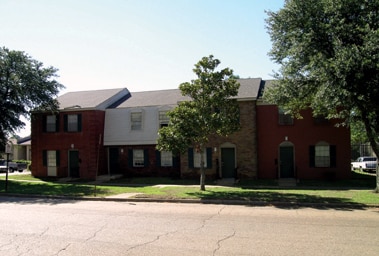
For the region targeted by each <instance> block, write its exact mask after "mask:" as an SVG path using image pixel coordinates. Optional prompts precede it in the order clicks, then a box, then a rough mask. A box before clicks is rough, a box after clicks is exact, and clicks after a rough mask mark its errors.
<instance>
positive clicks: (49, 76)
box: [0, 47, 63, 144]
mask: <svg viewBox="0 0 379 256" xmlns="http://www.w3.org/2000/svg"><path fill="white" fill-rule="evenodd" d="M56 72H57V69H55V68H54V67H47V68H45V67H43V64H42V63H41V62H39V61H37V60H34V59H32V58H31V57H30V56H29V55H27V54H26V53H24V52H21V51H11V50H9V49H7V48H5V47H2V48H0V113H1V118H0V144H2V143H5V142H6V139H7V137H8V136H9V135H10V134H13V133H15V131H17V129H20V128H23V127H24V126H25V123H24V122H22V121H21V120H20V117H21V116H24V117H26V118H28V117H29V115H30V111H31V110H37V109H41V110H51V111H52V110H55V109H56V108H57V102H56V101H55V100H54V98H55V97H56V96H57V94H58V92H59V90H60V89H61V88H63V85H61V84H60V83H58V82H57V81H56V80H55V78H56V77H57V74H56Z"/></svg>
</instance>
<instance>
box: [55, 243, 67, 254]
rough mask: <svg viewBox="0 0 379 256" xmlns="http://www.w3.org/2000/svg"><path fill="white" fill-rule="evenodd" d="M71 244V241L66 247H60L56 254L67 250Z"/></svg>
mask: <svg viewBox="0 0 379 256" xmlns="http://www.w3.org/2000/svg"><path fill="white" fill-rule="evenodd" d="M70 246H71V243H68V244H67V245H66V246H65V247H63V248H62V249H60V250H59V251H58V252H57V253H56V254H55V255H59V254H60V253H61V252H63V251H65V250H67V248H68V247H70Z"/></svg>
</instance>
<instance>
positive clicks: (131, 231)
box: [0, 197, 379, 256]
mask: <svg viewBox="0 0 379 256" xmlns="http://www.w3.org/2000/svg"><path fill="white" fill-rule="evenodd" d="M378 254H379V209H374V208H371V209H366V210H354V209H347V208H345V209H343V210H336V209H326V208H323V209H316V208H275V207H250V206H231V205H212V204H173V203H131V202H98V201H97V202H95V201H68V200H50V199H28V198H13V197H0V255H7V256H10V255H28V256H30V255H60V256H63V255H112V256H115V255H165V256H170V255H175V256H177V255H191V256H194V255H228V256H230V255H344V256H347V255H378Z"/></svg>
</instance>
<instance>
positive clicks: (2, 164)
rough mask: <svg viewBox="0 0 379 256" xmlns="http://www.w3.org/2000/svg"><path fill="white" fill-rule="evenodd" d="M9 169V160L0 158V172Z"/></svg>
mask: <svg viewBox="0 0 379 256" xmlns="http://www.w3.org/2000/svg"><path fill="white" fill-rule="evenodd" d="M6 171H7V161H5V160H4V159H0V172H6Z"/></svg>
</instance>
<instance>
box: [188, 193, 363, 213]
mask: <svg viewBox="0 0 379 256" xmlns="http://www.w3.org/2000/svg"><path fill="white" fill-rule="evenodd" d="M187 194H188V195H190V196H194V197H198V198H200V199H201V200H203V201H204V202H206V201H207V200H221V202H222V201H224V202H225V201H232V202H234V203H235V204H238V203H240V204H247V205H250V206H261V205H272V206H274V207H277V208H283V209H298V208H315V209H325V210H327V209H338V210H354V209H365V208H367V205H365V204H361V203H355V202H352V201H350V200H348V199H344V198H335V197H320V196H315V195H304V194H296V193H288V192H287V193H280V192H275V191H267V192H266V191H230V192H222V191H206V192H203V191H199V192H188V193H187Z"/></svg>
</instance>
